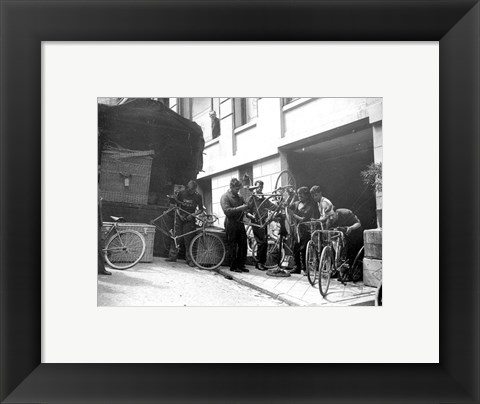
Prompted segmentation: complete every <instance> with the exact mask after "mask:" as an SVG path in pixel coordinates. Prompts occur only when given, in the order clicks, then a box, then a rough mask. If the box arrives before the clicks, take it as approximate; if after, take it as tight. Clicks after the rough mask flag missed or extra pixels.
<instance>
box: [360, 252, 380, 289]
mask: <svg viewBox="0 0 480 404" xmlns="http://www.w3.org/2000/svg"><path fill="white" fill-rule="evenodd" d="M381 281H382V260H377V259H374V258H364V259H363V284H364V285H366V286H373V287H378V285H380V282H381Z"/></svg>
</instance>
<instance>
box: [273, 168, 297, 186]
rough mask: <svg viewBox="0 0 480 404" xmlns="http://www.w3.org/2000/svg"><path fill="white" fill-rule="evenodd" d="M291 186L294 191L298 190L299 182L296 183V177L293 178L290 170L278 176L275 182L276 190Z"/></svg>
mask: <svg viewBox="0 0 480 404" xmlns="http://www.w3.org/2000/svg"><path fill="white" fill-rule="evenodd" d="M287 185H290V186H291V187H292V188H293V190H296V189H297V182H296V181H295V177H294V176H293V174H292V172H291V171H290V170H283V171H281V172H280V174H278V177H277V180H276V181H275V189H278V188H280V187H285V186H287Z"/></svg>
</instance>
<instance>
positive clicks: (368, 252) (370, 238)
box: [363, 229, 382, 260]
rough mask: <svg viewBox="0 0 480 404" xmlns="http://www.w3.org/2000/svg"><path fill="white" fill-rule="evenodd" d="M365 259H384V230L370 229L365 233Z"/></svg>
mask: <svg viewBox="0 0 480 404" xmlns="http://www.w3.org/2000/svg"><path fill="white" fill-rule="evenodd" d="M363 241H364V245H365V257H368V258H375V259H379V260H381V259H382V229H369V230H365V231H364V232H363Z"/></svg>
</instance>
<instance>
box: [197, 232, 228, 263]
mask: <svg viewBox="0 0 480 404" xmlns="http://www.w3.org/2000/svg"><path fill="white" fill-rule="evenodd" d="M190 257H192V261H193V263H194V264H195V265H196V266H197V267H199V268H201V269H216V268H218V267H219V266H220V265H221V264H222V262H223V260H224V259H225V245H224V244H223V241H222V240H221V239H220V237H218V236H217V235H216V234H212V233H200V234H197V235H196V236H195V237H194V238H193V240H192V242H191V243H190Z"/></svg>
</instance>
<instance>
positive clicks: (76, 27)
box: [0, 0, 480, 403]
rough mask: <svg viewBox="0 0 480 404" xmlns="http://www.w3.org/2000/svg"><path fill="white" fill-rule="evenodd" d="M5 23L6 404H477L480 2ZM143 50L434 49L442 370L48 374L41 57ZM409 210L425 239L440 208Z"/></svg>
mask: <svg viewBox="0 0 480 404" xmlns="http://www.w3.org/2000/svg"><path fill="white" fill-rule="evenodd" d="M0 11H1V39H2V43H1V88H2V90H1V145H0V152H1V182H0V187H1V198H2V199H1V224H0V229H1V324H0V330H1V368H0V374H1V379H0V383H1V384H0V387H1V396H0V399H1V400H2V402H4V403H19V402H42V403H70V402H72V403H73V402H96V403H99V402H118V403H127V402H128V403H133V402H139V403H146V402H162V403H163V402H177V403H179V402H182V403H190V402H208V403H226V402H236V403H242V402H288V403H293V402H294V403H303V402H305V403H307V402H308V403H313V402H378V403H386V402H396V403H398V402H415V403H419V402H425V403H427V402H429V403H430V402H449V403H456V402H458V403H460V402H462V403H463V402H479V387H478V380H479V379H480V377H479V341H480V336H479V321H480V316H479V314H480V313H479V298H478V296H479V264H478V263H479V259H478V258H479V251H480V249H479V248H478V241H479V237H478V233H479V229H480V226H479V224H480V223H479V214H478V207H479V158H478V153H479V150H480V149H479V111H480V108H479V94H480V91H479V74H480V66H479V60H480V59H479V56H480V48H479V33H480V30H479V28H480V18H479V17H480V5H479V1H478V0H411V1H397V0H381V1H375V0H369V1H366V0H357V1H350V0H347V1H343V0H337V1H315V0H313V1H303V0H300V1H296V2H290V1H283V0H276V1H256V2H252V1H222V2H219V1H202V2H200V1H177V2H172V1H163V2H162V1H141V0H139V1H132V0H124V1H108V0H107V1H95V2H94V1H54V2H53V1H46V0H37V1H8V0H2V1H1V9H0ZM144 40H145V41H152V40H154V41H156V40H163V41H165V40H176V41H178V40H183V41H194V40H196V41H199V40H202V41H207V40H208V41H209V40H219V41H225V40H231V41H236V40H238V41H258V40H262V41H312V40H315V41H343V40H348V41H352V40H355V41H370V40H374V41H439V43H440V162H441V167H440V179H441V186H440V218H439V220H440V223H441V225H440V229H441V233H440V235H436V234H432V235H431V236H432V237H439V241H440V262H441V268H440V313H441V321H440V363H439V364H408V365H407V364H356V365H353V364H342V365H340V364H337V365H326V364H324V365H320V364H318V365H312V364H288V365H287V364H284V365H278V364H277V365H273V364H249V365H247V364H243V365H240V364H195V365H194V364H188V365H187V364H170V365H168V364H119V365H114V364H42V363H41V356H40V352H41V293H40V286H41V271H40V264H41V259H42V251H41V236H42V231H41V217H42V209H41V184H42V178H41V170H40V168H41V146H42V145H41V127H42V121H41V100H42V98H41V49H40V44H41V41H144ZM395 74H397V73H396V72H394V73H393V75H395ZM394 77H396V76H394ZM395 79H401V78H399V77H396V78H395ZM414 209H415V211H414V212H413V213H414V214H415V215H416V217H417V218H418V217H419V218H420V225H421V217H422V213H421V212H422V210H423V209H429V207H428V206H416V207H414ZM425 230H426V231H428V229H425ZM404 287H405V288H408V285H405V286H404ZM411 298H415V299H418V304H422V303H421V301H422V297H421V296H412V297H411ZM67 314H68V313H67ZM412 332H415V330H412ZM354 339H355V330H352V341H353V342H352V346H351V347H350V348H349V349H361V347H356V346H355V343H354ZM300 340H301V338H300V337H299V341H300ZM98 343H99V344H104V343H108V340H106V336H102V335H99V336H98ZM192 343H194V338H193V337H192ZM398 343H399V341H392V349H395V345H396V344H398ZM328 349H332V347H328Z"/></svg>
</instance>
